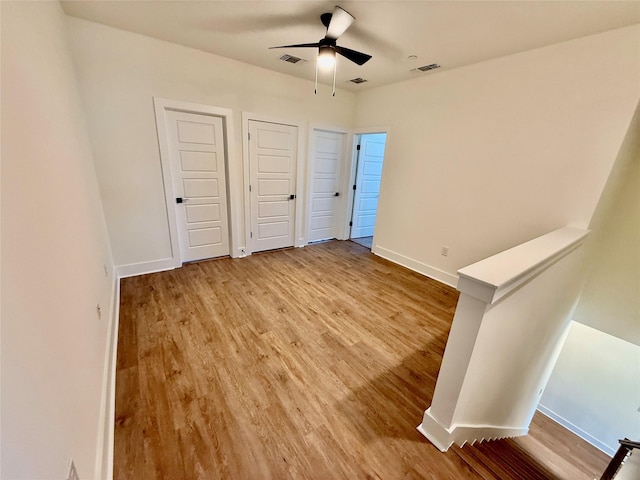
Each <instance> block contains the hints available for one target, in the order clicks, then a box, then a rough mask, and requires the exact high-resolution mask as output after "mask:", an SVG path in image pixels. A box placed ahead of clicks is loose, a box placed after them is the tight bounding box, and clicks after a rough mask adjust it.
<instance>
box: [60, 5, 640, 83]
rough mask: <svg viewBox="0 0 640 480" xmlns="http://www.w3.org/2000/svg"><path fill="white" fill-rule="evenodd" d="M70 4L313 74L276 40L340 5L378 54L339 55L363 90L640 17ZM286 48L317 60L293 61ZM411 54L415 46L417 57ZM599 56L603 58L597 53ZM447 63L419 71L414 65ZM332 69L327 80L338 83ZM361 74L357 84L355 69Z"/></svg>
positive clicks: (575, 11) (592, 12) (82, 11)
mask: <svg viewBox="0 0 640 480" xmlns="http://www.w3.org/2000/svg"><path fill="white" fill-rule="evenodd" d="M61 3H62V6H63V9H64V11H65V12H66V13H67V14H68V15H71V16H75V17H80V18H84V19H86V20H91V21H94V22H98V23H103V24H106V25H111V26H113V27H116V28H120V29H123V30H128V31H131V32H137V33H140V34H143V35H148V36H150V37H155V38H158V39H161V40H166V41H169V42H173V43H177V44H180V45H184V46H188V47H193V48H197V49H199V50H204V51H207V52H211V53H215V54H217V55H222V56H224V57H229V58H233V59H236V60H240V61H242V62H245V63H249V64H252V65H256V66H259V67H263V68H267V69H269V70H275V71H278V72H282V73H286V74H289V75H294V76H297V77H301V78H306V79H309V80H313V79H314V75H315V62H314V61H313V60H314V58H315V55H316V50H315V49H302V48H298V49H293V48H291V49H284V50H280V49H276V50H269V49H268V47H271V46H276V45H287V44H294V43H310V42H317V41H318V40H319V39H320V38H322V37H324V34H325V28H324V26H323V25H322V23H321V22H320V14H322V13H324V12H331V11H333V9H334V6H335V5H340V6H341V7H342V8H344V9H346V10H347V11H349V12H350V13H351V14H352V15H353V16H354V17H355V18H356V20H355V22H354V23H353V25H352V26H351V27H350V28H349V29H348V30H347V31H346V32H345V33H344V34H343V35H342V36H341V37H340V38H339V39H338V45H341V46H344V47H347V48H351V49H354V50H359V51H362V52H365V53H368V54H370V55H373V58H372V59H371V60H370V61H369V62H368V63H366V64H365V65H363V66H357V65H355V64H353V63H351V62H349V61H347V60H346V59H343V58H340V57H339V60H338V73H337V86H338V87H339V88H347V89H349V90H353V91H358V90H363V89H366V88H371V87H374V86H380V85H386V84H390V83H394V82H398V81H402V80H405V79H409V78H414V77H415V76H419V75H437V74H438V72H440V71H443V70H445V69H450V68H455V67H459V66H462V65H467V64H471V63H475V62H480V61H483V60H487V59H490V58H495V57H500V56H503V55H508V54H511V53H515V52H519V51H524V50H529V49H532V48H537V47H541V46H544V45H550V44H552V43H556V42H560V41H563V40H569V39H572V38H577V37H581V36H585V35H590V34H593V33H598V32H603V31H606V30H611V29H615V28H619V27H623V26H627V25H632V24H635V23H640V1H586V0H578V1H542V0H538V1H510V0H507V1H427V0H422V1H419V0H418V1H402V0H392V1H367V0H361V1H340V2H338V1H336V0H334V1H315V0H309V1H268V0H262V1H244V0H234V1H191V0H182V1H137V0H136V1H128V0H124V1H87V0H84V1H63V2H61ZM284 53H288V54H291V55H295V56H297V57H301V58H304V59H306V60H309V61H308V62H299V63H297V64H290V63H286V62H283V61H281V60H279V57H280V56H282V55H283V54H284ZM410 55H417V57H418V58H417V59H416V60H410V59H409V58H408V57H409V56H410ZM593 62H594V65H596V64H597V63H598V59H597V58H594V59H593ZM432 63H438V64H440V65H441V67H442V68H440V69H438V70H434V71H431V72H425V73H422V72H420V73H417V72H415V71H414V72H411V71H410V70H412V69H415V68H416V67H419V66H423V65H428V64H432ZM327 76H328V77H330V75H325V78H321V79H320V80H321V81H322V82H323V83H330V82H331V78H326V77H327ZM355 77H362V78H365V79H367V80H368V81H367V82H366V83H363V84H360V85H355V84H352V83H350V82H348V80H349V79H351V78H355Z"/></svg>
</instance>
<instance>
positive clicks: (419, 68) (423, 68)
mask: <svg viewBox="0 0 640 480" xmlns="http://www.w3.org/2000/svg"><path fill="white" fill-rule="evenodd" d="M436 68H440V65H438V64H437V63H432V64H431V65H423V66H422V67H418V68H414V69H413V70H412V71H413V72H415V71H417V70H419V71H421V72H428V71H429V70H434V69H436Z"/></svg>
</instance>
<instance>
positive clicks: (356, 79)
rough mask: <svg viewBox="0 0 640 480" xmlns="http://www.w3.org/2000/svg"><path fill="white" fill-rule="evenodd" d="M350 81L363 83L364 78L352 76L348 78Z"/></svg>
mask: <svg viewBox="0 0 640 480" xmlns="http://www.w3.org/2000/svg"><path fill="white" fill-rule="evenodd" d="M349 81H350V82H351V83H364V82H366V80H365V79H364V78H360V77H358V78H352V79H351V80H349Z"/></svg>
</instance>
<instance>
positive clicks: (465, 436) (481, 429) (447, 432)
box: [416, 408, 529, 452]
mask: <svg viewBox="0 0 640 480" xmlns="http://www.w3.org/2000/svg"><path fill="white" fill-rule="evenodd" d="M416 430H418V431H419V432H420V433H421V434H422V435H424V436H425V437H427V439H428V440H429V441H430V442H431V443H433V444H434V445H435V446H436V447H437V448H438V450H440V451H441V452H446V451H447V450H448V449H449V447H450V446H451V445H452V444H453V443H454V442H455V443H456V444H457V445H458V446H460V447H462V446H463V445H464V444H465V443H467V442H470V443H471V444H472V445H473V444H474V443H475V442H484V441H488V440H500V439H502V438H511V437H521V436H523V435H526V434H527V433H529V429H528V428H514V427H498V426H493V425H455V426H453V427H450V428H448V429H445V428H444V427H442V425H440V424H439V423H438V421H437V420H436V419H435V418H433V416H432V415H431V408H429V409H427V411H426V412H424V417H423V419H422V423H421V424H420V425H418V426H417V427H416Z"/></svg>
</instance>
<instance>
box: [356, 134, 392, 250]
mask: <svg viewBox="0 0 640 480" xmlns="http://www.w3.org/2000/svg"><path fill="white" fill-rule="evenodd" d="M386 140H387V134H386V133H368V134H363V135H362V136H361V138H360V151H359V152H358V153H359V155H358V166H357V169H356V192H355V195H354V200H353V216H352V223H353V225H352V227H351V236H350V238H361V237H371V236H373V231H374V229H375V226H376V215H377V212H378V196H379V194H380V179H381V177H382V162H383V160H384V145H385V143H386Z"/></svg>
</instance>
